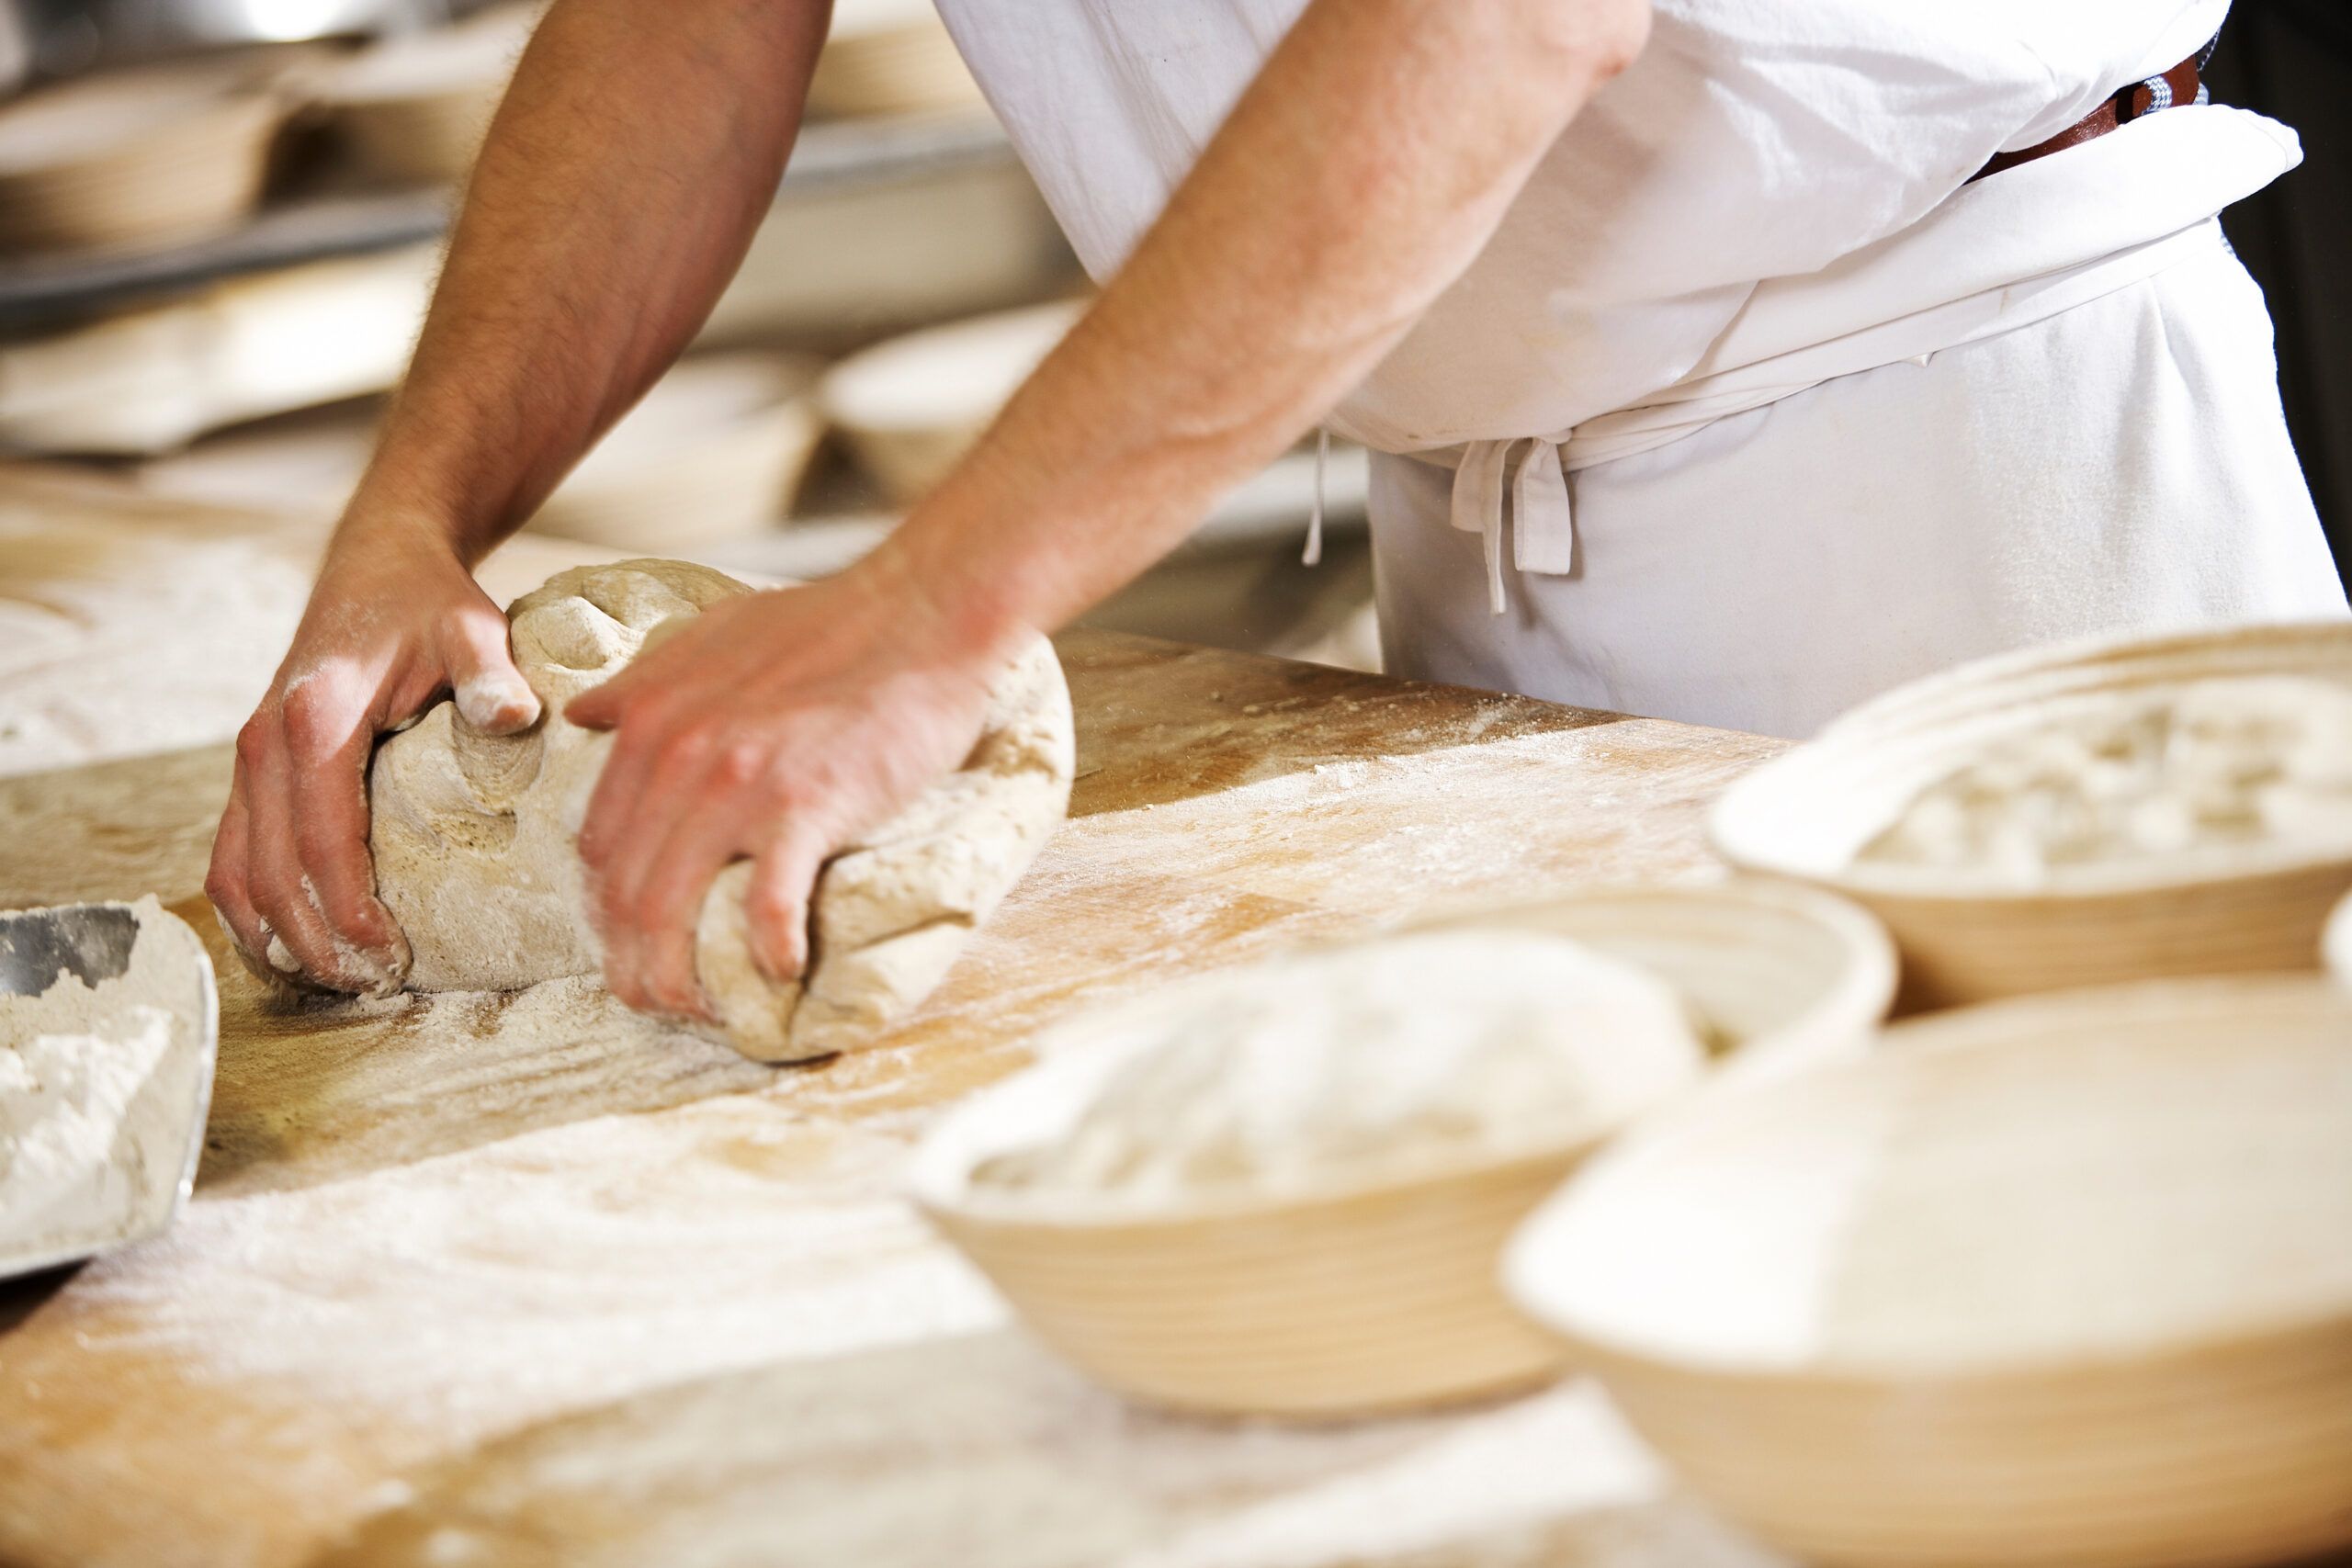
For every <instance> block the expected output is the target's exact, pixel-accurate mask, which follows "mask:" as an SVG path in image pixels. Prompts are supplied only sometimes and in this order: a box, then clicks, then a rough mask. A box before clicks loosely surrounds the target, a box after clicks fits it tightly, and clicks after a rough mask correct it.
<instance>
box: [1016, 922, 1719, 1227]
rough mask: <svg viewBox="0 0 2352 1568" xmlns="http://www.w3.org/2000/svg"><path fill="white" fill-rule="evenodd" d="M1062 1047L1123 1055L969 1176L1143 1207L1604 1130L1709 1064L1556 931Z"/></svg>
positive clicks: (1369, 963)
mask: <svg viewBox="0 0 2352 1568" xmlns="http://www.w3.org/2000/svg"><path fill="white" fill-rule="evenodd" d="M1062 1038H1064V1039H1065V1040H1068V1041H1069V1042H1071V1043H1074V1044H1077V1045H1079V1046H1080V1048H1082V1049H1101V1050H1105V1051H1111V1052H1123V1051H1124V1052H1125V1053H1127V1054H1128V1055H1127V1058H1126V1059H1125V1061H1124V1062H1123V1063H1122V1065H1120V1066H1118V1067H1117V1068H1116V1069H1115V1070H1114V1071H1112V1072H1111V1074H1110V1075H1109V1077H1107V1078H1106V1079H1104V1080H1103V1082H1102V1084H1101V1086H1100V1087H1099V1088H1098V1089H1095V1090H1094V1091H1093V1092H1092V1094H1091V1098H1090V1099H1089V1100H1088V1101H1087V1103H1086V1104H1085V1105H1084V1107H1083V1109H1082V1110H1081V1111H1080V1113H1079V1115H1078V1116H1077V1118H1076V1120H1075V1121H1074V1122H1073V1123H1072V1124H1071V1125H1070V1126H1069V1128H1068V1130H1067V1131H1066V1132H1064V1133H1063V1134H1061V1135H1060V1136H1059V1137H1058V1138H1056V1139H1054V1140H1053V1141H1050V1142H1048V1143H1046V1145H1042V1146H1040V1147H1036V1148H1033V1149H1029V1150H1025V1151H1023V1152H1020V1153H1016V1154H1012V1155H1008V1156H1001V1157H1000V1158H998V1159H995V1160H992V1161H989V1162H988V1163H987V1164H985V1165H983V1166H982V1167H981V1168H980V1169H979V1170H978V1172H977V1173H976V1175H977V1177H978V1179H980V1180H982V1181H985V1182H988V1183H990V1184H993V1185H997V1186H1001V1187H1012V1188H1023V1189H1032V1190H1058V1191H1061V1192H1067V1193H1089V1192H1091V1193H1109V1192H1115V1193H1118V1194H1120V1195H1122V1196H1123V1197H1128V1198H1136V1199H1143V1200H1153V1199H1169V1198H1175V1197H1178V1196H1181V1195H1183V1194H1186V1193H1193V1192H1199V1191H1202V1190H1216V1189H1219V1188H1230V1187H1233V1186H1237V1185H1238V1186H1245V1187H1249V1188H1252V1189H1257V1190H1277V1191H1295V1190H1300V1189H1302V1188H1306V1187H1311V1186H1315V1185H1317V1184H1319V1183H1321V1182H1324V1181H1327V1180H1329V1179H1334V1178H1338V1177H1362V1176H1385V1175H1387V1174H1389V1173H1391V1172H1394V1171H1400V1170H1408V1169H1411V1168H1417V1167H1421V1166H1425V1165H1429V1164H1431V1163H1442V1162H1444V1161H1447V1160H1449V1159H1452V1158H1458V1157H1460V1156H1464V1155H1465V1154H1472V1153H1476V1154H1485V1153H1498V1152H1508V1151H1510V1150H1511V1149H1515V1148H1522V1147H1526V1146H1528V1145H1531V1144H1533V1143H1537V1142H1544V1143H1549V1142H1552V1141H1555V1140H1562V1139H1566V1140H1574V1139H1577V1138H1581V1137H1585V1136H1588V1135H1590V1136H1597V1135H1599V1134H1601V1133H1604V1132H1606V1131H1608V1130H1610V1129H1611V1128H1613V1127H1615V1126H1617V1125H1619V1124H1620V1123H1622V1122H1623V1121H1625V1120H1626V1119H1627V1118H1629V1117H1631V1116H1632V1115H1634V1114H1635V1113H1636V1112H1638V1111H1641V1110H1643V1109H1644V1108H1645V1107H1647V1106H1648V1105H1650V1104H1653V1103H1655V1102H1656V1101H1657V1100H1660V1099H1662V1098H1664V1097H1665V1096H1667V1095H1668V1094H1671V1093H1672V1092H1674V1091H1675V1090H1676V1089H1680V1088H1681V1087H1683V1086H1684V1085H1686V1084H1688V1083H1690V1082H1691V1080H1692V1079H1694V1078H1695V1077H1697V1075H1698V1072H1699V1070H1700V1065H1701V1061H1702V1053H1701V1050H1700V1047H1699V1045H1698V1043H1697V1042H1696V1040H1695V1039H1694V1038H1693V1036H1692V1034H1691V1028H1690V1025H1689V1022H1688V1020H1687V1017H1686V1015H1685V1013H1684V1010H1683V1009H1682V1006H1681V1003H1680V1002H1679V999H1678V998H1676V996H1675V994H1674V993H1673V991H1672V990H1670V989H1669V988H1668V987H1667V986H1666V985H1665V984H1663V983H1662V982H1660V981H1659V980H1657V979H1656V978H1654V977H1653V976H1649V975H1647V974H1645V973H1644V972H1643V971H1641V970H1638V969H1635V968H1634V967H1632V966H1631V965H1628V964H1621V963H1618V962H1615V961H1613V960H1611V959H1608V958H1604V957H1602V956H1601V955H1600V954H1598V953H1593V952H1591V951H1589V950H1588V949H1586V948H1584V947H1581V946H1579V945H1578V944H1577V943H1575V942H1567V941H1565V940H1562V939H1560V938H1557V937H1546V936H1538V935H1534V934H1532V933H1521V932H1500V931H1484V932H1476V933H1446V934H1430V935H1421V936H1404V937H1396V938H1390V939H1387V940H1385V941H1380V942H1365V943H1361V944H1358V945H1355V946H1352V947H1346V948H1340V949H1336V950H1333V951H1331V952H1329V953H1318V954H1312V955H1309V956H1306V957H1301V958H1282V959H1276V960H1274V961H1272V962H1270V963H1266V964H1259V965H1255V966H1253V967H1250V968H1247V969H1243V970H1239V971H1234V972H1228V973H1225V974H1219V975H1211V976H1204V978H1202V979H1199V980H1195V981H1193V982H1190V983H1187V984H1183V985H1180V986H1176V987H1170V988H1169V989H1167V990H1165V991H1162V992H1159V993H1157V994H1154V995H1149V996H1147V997H1145V998H1141V999H1140V1000H1138V1001H1136V1002H1134V1003H1130V1004H1128V1005H1126V1006H1125V1007H1122V1008H1120V1009H1118V1010H1114V1011H1113V1012H1111V1013H1109V1014H1097V1015H1094V1016H1093V1017H1091V1018H1084V1019H1080V1020H1079V1021H1076V1022H1074V1023H1073V1024H1071V1025H1069V1027H1068V1029H1067V1030H1066V1031H1065V1032H1063V1034H1062ZM1041 1055H1045V1056H1046V1057H1047V1058H1048V1059H1049V1060H1050V1058H1052V1057H1053V1056H1054V1055H1056V1053H1055V1050H1054V1047H1053V1046H1052V1045H1051V1044H1050V1043H1049V1044H1047V1045H1046V1046H1044V1047H1042V1048H1041ZM1044 1070H1046V1071H1052V1070H1054V1068H1052V1067H1050V1066H1049V1067H1047V1068H1046V1069H1044Z"/></svg>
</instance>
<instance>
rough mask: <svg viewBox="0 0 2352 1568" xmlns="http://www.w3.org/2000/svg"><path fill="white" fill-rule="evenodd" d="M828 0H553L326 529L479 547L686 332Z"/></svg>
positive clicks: (735, 255) (721, 274) (772, 170)
mask: <svg viewBox="0 0 2352 1568" xmlns="http://www.w3.org/2000/svg"><path fill="white" fill-rule="evenodd" d="M829 10H830V0H664V3H663V4H661V5H648V4H645V3H644V0H557V4H556V5H554V6H552V7H551V8H550V9H549V11H548V15H547V17H546V19H545V20H544V21H543V22H542V23H541V24H540V27H539V28H538V31H537V35H536V36H535V37H534V38H533V39H532V41H531V45H530V48H529V49H528V50H527V51H526V52H525V54H524V57H523V60H522V62H521V63H520V65H519V66H518V67H517V69H516V72H515V80H514V84H513V85H512V87H511V88H510V89H509V91H508V93H507V96H506V101H505V103H504V104H503V107H501V108H500V110H499V113H498V117H497V119H496V121H495V123H494V124H493V125H492V129H491V133H490V137H489V140H488V141H487V143H486V144H485V145H484V147H483V149H482V152H481V160H480V162H479V164H477V166H476V168H475V171H474V175H473V178H472V181H471V183H470V185H469V188H468V190H467V193H466V197H465V202H464V206H463V209H462V211H461V213H460V215H459V218H458V223H457V227H456V230H455V232H454V234H453V236H452V239H451V243H450V246H449V254H448V258H447V263H446V265H445V266H444V268H443V273H442V277H441V282H440V285H439V287H438V288H437V289H436V290H435V297H434V302H433V308H432V310H431V312H430V314H429V315H428V317H427V319H426V321H425V325H424V334H423V336H422V338H421V339H420V341H419V343H418V344H417V349H416V354H415V356H414V359H413V362H412V364H411V366H410V369H409V373H408V376H407V378H406V379H405V381H404V383H403V385H402V386H401V389H400V391H399V393H398V395H397V396H396V397H395V399H394V400H393V404H392V408H391V412H390V415H389V417H388V419H387V421H386V423H385V429H384V434H383V438H382V441H381V443H380V445H379V448H378V451H377V455H376V458H375V461H374V462H373V463H372V464H371V465H370V468H369V469H368V475H367V477H366V479H363V480H362V482H361V485H360V487H359V490H358V492H357V494H356V496H355V498H354V502H353V504H352V506H351V508H350V509H349V511H348V512H347V513H346V516H345V525H344V526H345V531H346V532H349V531H353V530H368V531H377V532H383V531H390V530H399V529H406V528H418V529H422V530H424V532H425V533H426V534H427V535H428V536H432V537H435V538H437V539H440V540H444V541H446V542H447V543H448V544H449V545H450V546H451V547H454V548H455V549H456V551H457V552H458V556H459V557H460V558H462V559H465V560H468V561H471V560H473V559H475V558H479V557H480V556H481V555H482V554H483V553H486V552H487V551H488V550H489V549H490V547H492V545H494V544H496V543H497V542H498V540H499V539H501V538H503V537H504V536H506V535H507V534H508V533H510V532H512V531H513V530H514V529H515V527H517V526H519V525H521V523H522V522H523V520H524V519H525V518H526V517H528V516H529V515H530V513H532V511H534V510H535V509H536V508H537V505H538V504H539V502H541V501H543V500H545V499H546V497H547V494H548V491H550V490H552V489H553V488H554V486H555V484H556V482H557V481H558V480H559V479H560V478H561V477H562V475H563V473H564V472H565V470H566V469H567V468H569V467H570V466H571V463H572V462H574V461H575V460H576V459H577V458H578V457H579V456H580V455H581V453H582V452H583V451H584V450H585V449H586V448H587V446H589V445H590V444H591V443H593V442H594V439H595V437H596V436H597V435H598V434H601V433H602V432H603V431H604V430H605V428H606V427H607V426H608V425H609V424H610V423H612V422H613V421H614V420H615V419H616V418H617V417H618V416H619V415H620V413H621V412H623V411H625V410H626V409H627V408H628V406H629V404H630V403H632V402H633V401H635V400H636V399H637V398H638V397H639V394H641V393H642V392H643V391H644V389H645V388H646V387H647V386H648V385H649V384H650V382H651V381H652V380H653V378H656V377H657V376H659V375H660V374H661V372H662V369H663V368H664V367H666V366H667V365H668V364H669V362H670V360H671V359H672V357H673V355H675V354H676V353H677V352H678V351H679V349H680V348H682V347H683V346H684V344H685V343H686V342H687V341H688V340H689V339H690V338H691V337H692V336H693V334H694V333H695V330H696V328H697V327H699V325H700V324H701V322H702V321H703V319H704V318H705V316H707V314H708V312H709V310H710V307H711V304H712V302H713V301H714V300H716V299H717V298H718V294H719V292H720V290H721V289H723V288H725V287H726V284H727V281H728V279H729V276H732V274H733V272H734V270H735V268H736V266H737V265H739V264H740V263H741V260H742V255H743V252H744V249H745V247H746V246H747V245H748V244H749V243H750V241H751V235H752V230H753V229H754V228H755V227H756V226H757V224H758V222H759V220H760V217H761V215H762V214H763V213H764V212H765V211H766V210H767V209H768V206H769V204H770V202H771V200H772V198H773V197H774V195H775V185H776V181H777V179H778V178H779V177H780V176H781V174H782V171H783V167H784V163H785V159H786V155H787V153H788V152H789V151H790V149H791V144H792V139H793V136H794V133H795V131H796V130H797V126H798V124H799V119H800V111H801V104H802V100H803V97H804V96H805V94H806V91H807V86H808V81H809V73H810V71H811V70H812V69H813V68H814V63H815V60H816V53H817V50H818V48H819V46H820V44H821V42H822V40H823V36H824V31H825V23H826V18H827V15H828V13H829Z"/></svg>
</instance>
